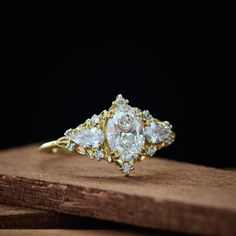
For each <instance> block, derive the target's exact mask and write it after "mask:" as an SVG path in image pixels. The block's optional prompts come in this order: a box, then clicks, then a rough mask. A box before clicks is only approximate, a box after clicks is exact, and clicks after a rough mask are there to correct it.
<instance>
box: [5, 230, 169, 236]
mask: <svg viewBox="0 0 236 236" xmlns="http://www.w3.org/2000/svg"><path fill="white" fill-rule="evenodd" d="M3 235H4V236H44V235H46V236H47V235H48V236H149V235H156V236H171V235H173V234H170V233H168V234H166V233H161V232H160V233H156V232H149V231H148V232H143V231H141V232H137V231H133V230H111V229H110V230H56V229H54V230H2V231H0V236H3Z"/></svg>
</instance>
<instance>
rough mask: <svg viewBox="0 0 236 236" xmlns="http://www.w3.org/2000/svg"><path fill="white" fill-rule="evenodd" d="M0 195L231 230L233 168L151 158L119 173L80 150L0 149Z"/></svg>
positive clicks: (136, 219) (78, 211) (141, 221)
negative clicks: (79, 153) (71, 152)
mask: <svg viewBox="0 0 236 236" xmlns="http://www.w3.org/2000/svg"><path fill="white" fill-rule="evenodd" d="M0 201H1V202H4V203H13V204H18V205H21V206H29V207H34V208H39V209H47V210H52V211H57V212H63V213H68V214H74V215H80V216H88V217H95V218H98V219H104V220H112V221H115V222H121V223H127V224H132V225H137V226H142V227H150V228H158V229H167V230H173V231H179V232H185V233H197V234H215V235H233V234H236V227H235V224H236V173H235V172H232V171H225V170H218V169H215V168H208V167H203V166H198V165H192V164H187V163H178V162H175V161H170V160H164V159H157V158H152V159H148V160H145V161H143V162H140V163H137V165H136V171H135V174H133V176H130V177H128V178H127V177H124V176H122V175H121V174H120V171H118V170H117V169H116V168H114V166H113V165H110V164H108V163H106V162H105V161H101V162H98V161H96V160H91V159H89V158H87V157H83V156H63V155H61V156H59V155H50V154H45V153H40V152H38V151H37V147H36V146H34V145H33V146H28V147H22V148H16V149H12V150H8V151H4V152H1V153H0Z"/></svg>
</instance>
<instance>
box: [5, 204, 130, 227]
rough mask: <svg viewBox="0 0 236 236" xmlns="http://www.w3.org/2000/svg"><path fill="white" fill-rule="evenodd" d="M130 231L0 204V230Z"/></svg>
mask: <svg viewBox="0 0 236 236" xmlns="http://www.w3.org/2000/svg"><path fill="white" fill-rule="evenodd" d="M124 227H126V228H128V229H131V228H132V227H131V226H127V225H125V226H124V225H123V224H119V223H115V222H110V221H104V220H98V219H94V218H88V217H81V216H74V215H68V214H61V213H57V212H53V211H45V210H39V209H32V208H27V207H19V206H13V205H7V204H0V229H54V228H56V229H114V230H115V229H122V228H124Z"/></svg>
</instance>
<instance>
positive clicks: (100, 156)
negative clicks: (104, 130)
mask: <svg viewBox="0 0 236 236" xmlns="http://www.w3.org/2000/svg"><path fill="white" fill-rule="evenodd" d="M94 156H95V157H96V158H97V159H98V160H100V159H102V158H103V157H104V153H103V151H101V150H96V151H95V154H94Z"/></svg>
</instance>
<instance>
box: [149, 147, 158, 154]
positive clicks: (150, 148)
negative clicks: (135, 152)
mask: <svg viewBox="0 0 236 236" xmlns="http://www.w3.org/2000/svg"><path fill="white" fill-rule="evenodd" d="M156 150H157V148H156V147H155V146H150V147H148V148H147V154H148V155H149V156H153V155H154V154H155V152H156Z"/></svg>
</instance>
